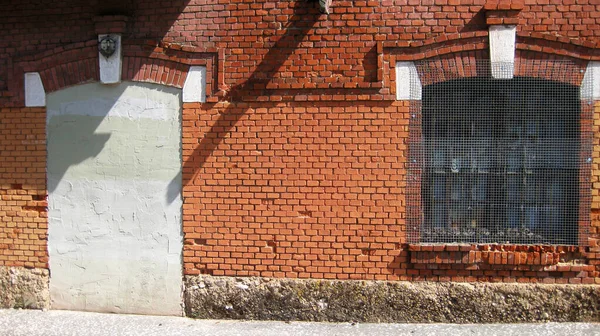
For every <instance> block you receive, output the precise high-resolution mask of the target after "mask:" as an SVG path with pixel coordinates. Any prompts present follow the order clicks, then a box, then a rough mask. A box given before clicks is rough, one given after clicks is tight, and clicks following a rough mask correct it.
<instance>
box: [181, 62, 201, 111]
mask: <svg viewBox="0 0 600 336" xmlns="http://www.w3.org/2000/svg"><path fill="white" fill-rule="evenodd" d="M183 102H184V103H204V102H206V67H205V66H191V67H190V70H189V71H188V74H187V77H186V79H185V83H184V84H183Z"/></svg>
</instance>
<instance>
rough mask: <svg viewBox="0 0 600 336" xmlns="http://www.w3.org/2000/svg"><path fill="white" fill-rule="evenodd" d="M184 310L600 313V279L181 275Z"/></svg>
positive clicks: (344, 314)
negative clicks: (589, 282)
mask: <svg viewBox="0 0 600 336" xmlns="http://www.w3.org/2000/svg"><path fill="white" fill-rule="evenodd" d="M185 288H186V289H185V293H184V299H185V304H186V314H187V315H188V316H189V317H194V318H205V319H247V320H300V321H336V322H340V321H357V322H394V323H405V322H411V323H428V322H443V323H500V322H501V323H507V322H511V323H514V322H541V321H560V322H566V321H580V322H583V321H586V322H590V321H600V286H585V285H531V284H496V283H432V282H383V281H341V280H301V279H269V278H233V277H213V276H186V277H185Z"/></svg>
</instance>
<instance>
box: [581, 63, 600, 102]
mask: <svg viewBox="0 0 600 336" xmlns="http://www.w3.org/2000/svg"><path fill="white" fill-rule="evenodd" d="M581 99H590V100H600V62H589V63H588V66H587V69H586V70H585V75H584V76H583V81H582V82H581Z"/></svg>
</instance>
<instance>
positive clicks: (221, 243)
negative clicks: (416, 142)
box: [183, 101, 408, 279]
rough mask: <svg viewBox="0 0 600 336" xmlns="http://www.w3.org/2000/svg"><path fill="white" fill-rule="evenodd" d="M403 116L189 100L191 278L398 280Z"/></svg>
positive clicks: (186, 157)
mask: <svg viewBox="0 0 600 336" xmlns="http://www.w3.org/2000/svg"><path fill="white" fill-rule="evenodd" d="M407 120H408V119H407V107H406V104H404V103H402V102H360V103H357V102H343V101H334V102H322V103H319V104H313V103H301V102H287V103H256V104H247V103H231V104H222V103H219V104H217V105H214V106H213V105H208V104H207V105H198V104H185V105H184V114H183V134H184V138H183V146H184V147H183V161H184V168H183V180H184V191H183V193H184V209H183V216H184V217H183V218H184V232H185V247H184V262H185V266H184V268H185V273H186V274H199V273H208V274H214V275H242V276H244V275H255V276H277V277H283V276H285V277H302V278H309V277H310V278H340V279H375V278H377V279H385V278H387V277H388V276H392V273H391V271H392V270H393V267H390V265H392V264H393V263H395V262H396V263H397V262H398V255H399V252H400V251H399V248H400V244H401V243H402V242H403V239H404V232H403V230H404V214H403V213H404V200H403V192H402V187H403V186H404V185H405V182H404V179H405V176H404V174H403V170H404V165H405V158H404V157H405V154H406V145H405V140H406V138H407V136H408V134H407V131H408V128H407V127H408V124H407Z"/></svg>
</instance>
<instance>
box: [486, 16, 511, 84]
mask: <svg viewBox="0 0 600 336" xmlns="http://www.w3.org/2000/svg"><path fill="white" fill-rule="evenodd" d="M516 36H517V26H502V25H492V26H490V27H489V42H490V63H491V67H492V69H491V70H492V77H493V78H496V79H511V78H513V76H514V73H515V40H516Z"/></svg>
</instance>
